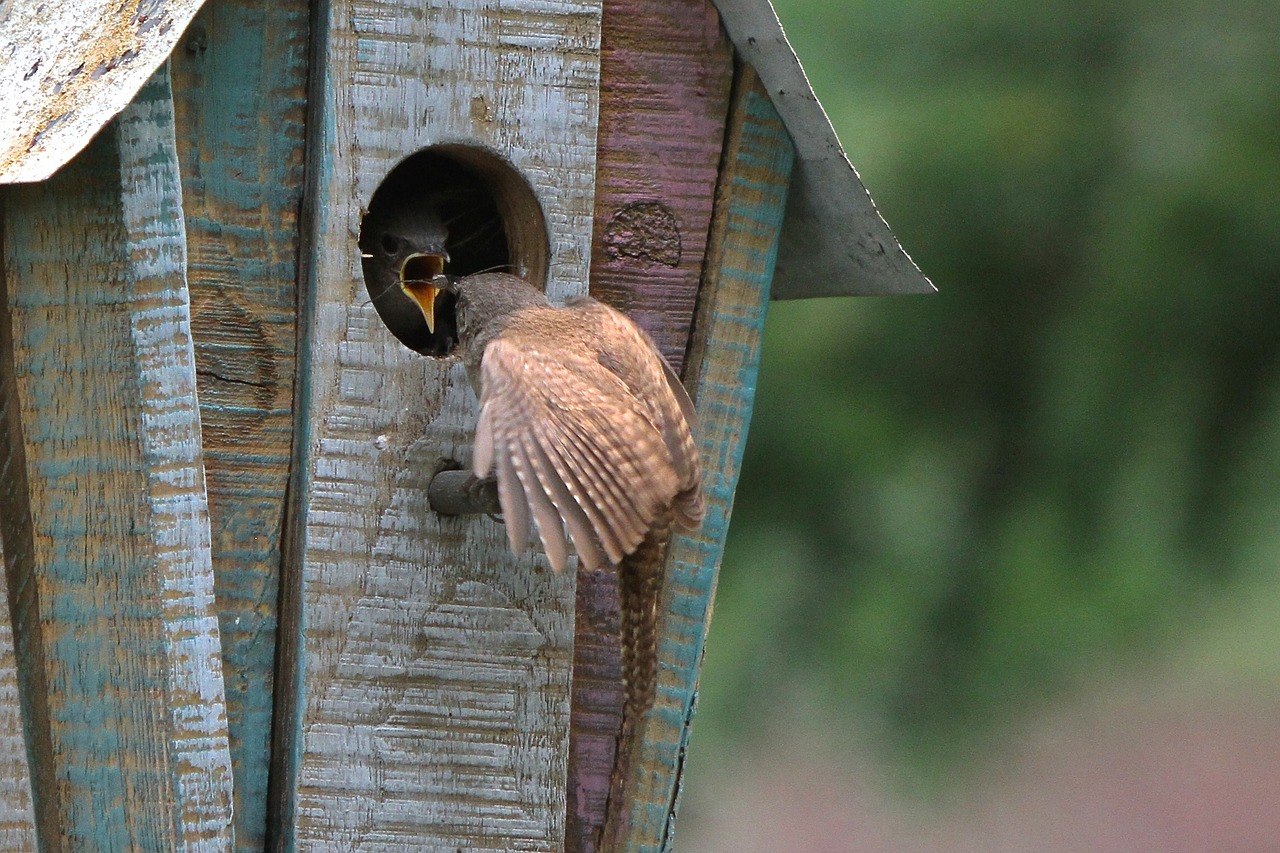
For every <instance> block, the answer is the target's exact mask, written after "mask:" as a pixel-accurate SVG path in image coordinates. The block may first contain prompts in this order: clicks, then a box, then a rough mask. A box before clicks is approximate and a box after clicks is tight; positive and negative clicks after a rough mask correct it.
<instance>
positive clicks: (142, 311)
mask: <svg viewBox="0 0 1280 853" xmlns="http://www.w3.org/2000/svg"><path fill="white" fill-rule="evenodd" d="M3 207H4V213H3V221H4V223H5V232H4V240H3V245H4V248H3V256H4V279H5V283H6V286H5V297H6V307H5V315H4V316H5V318H6V319H7V321H8V324H9V325H10V329H9V330H7V334H8V335H10V336H11V337H9V338H8V340H9V341H11V347H12V351H11V353H10V354H9V356H8V357H7V358H6V362H5V364H6V365H7V366H9V367H10V369H12V371H13V376H12V378H11V379H10V380H8V381H7V382H6V384H7V385H8V386H9V387H10V388H12V389H13V392H14V395H15V397H16V399H15V400H14V401H12V403H11V405H13V406H14V409H11V410H10V412H9V414H8V417H7V420H8V421H9V424H8V432H9V434H10V439H11V440H12V438H13V437H15V436H16V437H17V438H18V439H19V446H20V447H21V452H22V464H23V471H22V480H23V484H24V486H25V491H24V492H23V493H21V494H17V495H13V494H6V497H5V502H6V503H5V510H6V515H7V514H8V512H9V511H11V510H16V511H17V512H19V513H20V514H21V523H22V524H24V525H27V526H28V531H29V532H28V533H27V534H26V535H25V537H24V538H25V541H24V542H23V543H22V544H21V545H20V547H21V549H22V552H21V553H18V554H14V555H11V556H10V558H9V568H10V570H11V571H16V572H18V573H26V574H20V576H18V577H12V576H11V577H10V578H9V585H10V589H11V600H12V590H13V589H14V588H15V586H16V587H19V588H22V587H25V586H31V587H34V589H35V593H36V600H37V601H38V606H39V620H38V621H26V620H25V619H23V618H21V617H20V619H19V622H18V625H17V626H16V627H17V630H18V632H19V638H18V639H19V646H21V645H22V642H23V640H22V637H21V634H22V633H23V632H25V631H37V630H38V631H39V632H41V634H42V636H41V637H40V644H41V648H42V655H43V663H44V672H43V673H42V676H43V682H44V683H43V684H41V680H42V679H41V677H40V676H41V674H36V675H35V676H34V677H33V678H31V679H30V680H27V679H26V678H24V684H23V689H24V690H30V689H33V687H36V688H39V687H47V698H46V700H45V701H46V703H47V709H46V712H47V719H48V728H49V741H50V749H49V751H48V752H44V750H43V749H42V748H37V749H36V750H33V754H34V755H35V757H36V760H37V761H50V762H52V765H53V766H52V768H50V769H45V768H40V769H38V770H37V772H36V778H37V780H38V782H37V784H38V785H41V786H42V785H44V784H45V783H46V782H53V785H52V790H49V791H44V790H38V791H37V792H36V796H37V801H38V802H37V806H38V808H39V801H40V800H43V799H45V798H52V799H53V801H54V802H56V804H57V810H58V811H57V815H56V825H55V826H54V827H53V828H54V829H55V830H56V831H57V833H58V834H59V835H60V836H61V840H62V843H63V844H65V846H66V847H68V848H70V849H77V850H131V849H132V850H137V849H142V850H199V851H204V850H208V851H214V850H226V849H228V848H229V846H230V841H231V768H230V758H229V755H228V751H227V732H226V716H225V712H224V710H223V685H222V673H221V664H220V656H219V639H218V629H217V620H216V618H215V615H214V608H213V604H214V602H213V572H212V567H211V565H210V557H209V526H208V516H207V512H206V499H205V489H204V475H203V470H202V466H201V460H200V421H199V411H198V408H197V405H196V397H195V391H196V386H195V362H194V354H193V349H192V343H191V335H190V321H189V313H188V300H187V289H186V282H185V278H184V265H185V257H184V237H183V222H182V209H181V189H180V185H179V179H178V168H177V162H176V159H175V156H174V130H173V112H172V100H171V96H170V87H169V77H168V72H167V68H164V69H162V70H161V71H160V72H158V73H157V75H156V76H155V78H154V79H153V80H152V81H151V82H150V83H148V84H147V85H146V86H144V87H143V89H142V90H141V92H140V93H139V95H138V98H137V99H136V100H135V101H134V103H133V104H131V105H130V106H129V107H128V108H126V109H125V111H124V112H123V113H122V114H121V115H120V117H119V118H118V119H117V120H116V121H114V122H112V123H111V124H110V125H108V127H107V129H106V130H105V131H104V132H103V133H102V134H100V135H99V136H98V137H97V139H96V140H95V141H94V142H93V143H92V144H91V145H90V146H89V147H88V148H87V149H85V151H84V152H83V153H82V156H80V157H78V158H77V159H76V160H75V161H74V162H73V163H71V164H70V165H68V167H67V168H65V169H64V170H62V171H61V172H59V173H58V174H57V175H56V176H55V177H54V178H52V179H50V180H49V181H47V182H45V183H41V184H34V185H27V186H21V187H13V188H9V189H8V190H7V191H6V192H5V194H4V195H3ZM15 410H16V411H15ZM11 449H12V448H11ZM5 540H6V549H7V548H8V546H9V544H10V542H11V537H10V535H9V530H8V527H6V536H5ZM43 826H44V824H43V822H42V827H43ZM43 842H44V843H56V842H50V841H49V838H48V836H46V838H45V839H43Z"/></svg>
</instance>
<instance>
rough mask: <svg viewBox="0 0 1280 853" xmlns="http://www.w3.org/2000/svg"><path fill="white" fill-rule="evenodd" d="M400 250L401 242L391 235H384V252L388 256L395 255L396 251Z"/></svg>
mask: <svg viewBox="0 0 1280 853" xmlns="http://www.w3.org/2000/svg"><path fill="white" fill-rule="evenodd" d="M399 248H400V241H399V240H397V239H396V238H395V237H392V236H391V235H390V234H383V235H382V251H384V252H386V253H387V254H388V255H394V254H395V253H396V250H397V249H399Z"/></svg>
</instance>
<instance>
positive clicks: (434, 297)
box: [360, 204, 455, 355]
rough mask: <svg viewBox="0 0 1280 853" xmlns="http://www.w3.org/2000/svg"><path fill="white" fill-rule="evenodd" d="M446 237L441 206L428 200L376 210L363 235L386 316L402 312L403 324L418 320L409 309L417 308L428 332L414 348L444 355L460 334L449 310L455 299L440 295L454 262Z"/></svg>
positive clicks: (374, 292)
mask: <svg viewBox="0 0 1280 853" xmlns="http://www.w3.org/2000/svg"><path fill="white" fill-rule="evenodd" d="M447 238H448V229H447V228H446V227H445V225H444V222H443V221H442V218H441V216H440V214H439V211H438V209H437V208H436V207H434V206H432V205H428V204H424V205H421V206H418V207H399V208H393V209H392V211H391V212H390V213H383V212H379V213H373V212H371V213H370V214H369V216H368V217H366V219H365V223H364V227H363V228H362V229H361V235H360V252H361V256H362V258H363V262H364V269H365V279H366V281H367V282H368V284H369V285H370V288H369V289H370V293H371V296H372V298H373V300H374V302H375V304H377V305H378V310H379V312H380V313H381V314H382V315H383V318H384V319H387V320H388V325H391V324H392V320H391V319H389V317H390V318H397V317H398V318H399V324H400V326H401V328H402V329H407V328H411V327H412V325H413V323H415V322H416V321H414V320H412V319H411V317H410V316H409V315H408V313H407V312H412V311H414V310H415V309H416V311H417V312H420V313H421V315H422V319H423V320H425V321H426V335H425V342H423V343H422V345H421V346H415V349H421V350H424V351H430V352H433V353H435V354H441V355H442V354H444V353H445V352H447V351H448V350H449V349H450V348H451V347H452V345H453V340H454V337H455V334H454V331H453V329H452V328H451V322H450V321H449V319H448V316H447V315H448V314H449V313H450V310H451V305H450V304H448V301H447V300H444V299H441V298H440V297H441V294H442V292H443V291H442V289H441V288H440V286H439V284H440V282H441V281H442V280H443V279H444V271H445V265H446V264H448V263H449V252H448V251H447V250H446V248H445V242H446V240H447ZM402 297H408V301H407V302H406V301H404V300H403V298H402ZM394 328H395V326H393V329H394ZM419 328H421V327H419ZM418 334H419V335H420V334H421V333H420V332H419V333H418ZM401 335H402V340H403V339H404V337H403V333H401ZM406 342H408V341H406ZM411 345H413V344H411Z"/></svg>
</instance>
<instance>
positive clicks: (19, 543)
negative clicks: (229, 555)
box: [0, 193, 62, 851]
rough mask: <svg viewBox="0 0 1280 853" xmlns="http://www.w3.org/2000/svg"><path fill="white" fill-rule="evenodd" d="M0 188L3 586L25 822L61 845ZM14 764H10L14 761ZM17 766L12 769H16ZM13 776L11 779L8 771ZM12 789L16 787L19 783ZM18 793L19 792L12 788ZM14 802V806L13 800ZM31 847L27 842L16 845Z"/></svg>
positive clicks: (47, 845)
mask: <svg viewBox="0 0 1280 853" xmlns="http://www.w3.org/2000/svg"><path fill="white" fill-rule="evenodd" d="M6 207H7V205H6V204H5V203H4V197H3V194H2V193H0V544H3V549H4V560H3V561H0V566H2V567H3V568H4V574H5V592H6V593H7V595H6V601H5V603H6V604H7V605H8V606H7V608H6V611H5V612H6V613H8V615H9V616H10V627H11V628H12V630H13V633H12V639H13V652H14V668H15V673H14V675H15V677H16V679H17V685H18V713H19V724H20V725H21V726H22V732H23V734H24V735H25V744H26V754H27V766H26V774H27V785H28V790H29V792H30V796H31V800H32V820H33V824H34V825H33V827H32V828H33V830H35V831H36V834H37V837H39V836H43V837H44V849H45V850H46V851H56V850H61V849H62V844H61V834H60V833H59V831H58V815H59V814H60V813H61V808H60V807H59V805H58V802H59V797H58V792H57V787H56V782H55V780H54V777H53V772H54V767H53V743H52V738H51V735H50V730H49V705H48V703H49V689H48V681H47V679H46V678H45V669H46V667H45V656H44V646H43V638H42V637H41V631H40V601H39V591H38V589H37V584H36V582H35V570H34V567H33V565H32V561H33V560H34V558H35V543H34V541H33V537H34V534H33V531H32V526H31V512H30V503H29V501H28V499H27V498H28V494H29V491H30V489H29V487H28V481H27V459H26V451H25V449H24V447H23V439H22V413H21V411H20V407H19V402H18V387H17V371H16V369H15V366H14V345H13V344H14V341H13V312H12V311H11V310H10V306H11V304H12V300H11V299H10V298H9V293H10V290H11V289H12V288H11V286H10V283H9V281H8V264H7V263H6V262H5V257H4V244H5V239H4V234H5V233H6V229H5V223H4V210H5V208H6ZM15 770H16V769H15ZM19 772H20V771H19ZM15 782H16V779H15ZM18 785H19V791H20V790H21V786H20V783H18ZM18 797H19V798H20V797H21V794H20V793H19V794H18ZM16 808H17V809H19V810H21V808H22V807H21V804H20V801H19V803H18V804H16ZM13 849H16V850H23V849H27V850H31V849H35V845H34V844H32V845H29V846H25V847H24V846H16V847H14V848H13Z"/></svg>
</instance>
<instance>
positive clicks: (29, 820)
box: [0, 415, 36, 850]
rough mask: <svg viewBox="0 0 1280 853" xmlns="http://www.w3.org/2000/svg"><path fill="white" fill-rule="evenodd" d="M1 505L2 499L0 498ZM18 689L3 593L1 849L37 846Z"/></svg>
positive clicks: (0, 556)
mask: <svg viewBox="0 0 1280 853" xmlns="http://www.w3.org/2000/svg"><path fill="white" fill-rule="evenodd" d="M0 417H3V415H0ZM0 447H3V439H0ZM0 453H3V451H2V450H0ZM3 473H4V466H3V465H2V464H0V475H3ZM2 506H3V499H2V498H0V507H2ZM3 539H4V536H3V530H2V529H0V567H2V566H4V565H5V561H4V542H3ZM18 691H19V681H18V655H17V649H16V648H15V647H14V641H13V620H12V619H11V618H9V601H8V598H7V597H6V598H5V599H4V600H0V850H35V849H36V816H35V807H34V804H33V802H32V798H31V770H30V768H29V767H28V764H27V743H26V738H25V737H24V736H23V733H22V703H21V700H20V699H19V695H18Z"/></svg>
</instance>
